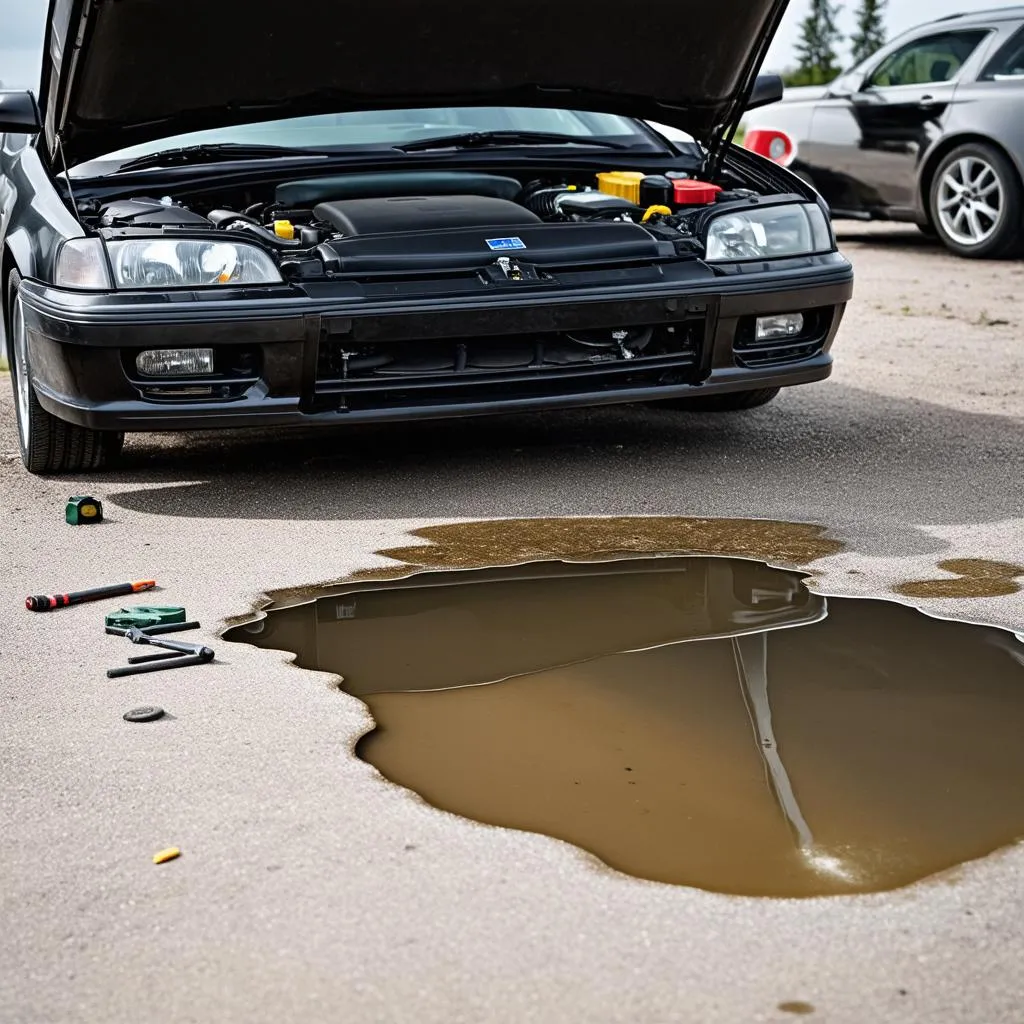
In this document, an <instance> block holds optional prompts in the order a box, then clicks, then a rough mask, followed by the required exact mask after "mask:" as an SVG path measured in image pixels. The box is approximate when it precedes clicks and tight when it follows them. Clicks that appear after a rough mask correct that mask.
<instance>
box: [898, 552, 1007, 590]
mask: <svg viewBox="0 0 1024 1024" xmlns="http://www.w3.org/2000/svg"><path fill="white" fill-rule="evenodd" d="M937 568H938V569H940V570H942V572H948V573H952V574H953V575H954V576H955V577H956V579H944V580H912V581H909V582H907V583H900V584H899V585H898V586H895V587H893V591H894V592H895V593H897V594H902V595H903V596H904V597H919V598H937V597H948V598H963V597H1004V596H1006V595H1007V594H1016V593H1017V592H1018V591H1019V590H1020V588H1021V585H1020V584H1019V583H1018V582H1017V580H1018V579H1019V578H1020V577H1022V576H1024V566H1022V565H1012V564H1010V563H1008V562H989V561H987V560H986V559H984V558H951V559H949V560H948V561H945V562H939V564H938V566H937Z"/></svg>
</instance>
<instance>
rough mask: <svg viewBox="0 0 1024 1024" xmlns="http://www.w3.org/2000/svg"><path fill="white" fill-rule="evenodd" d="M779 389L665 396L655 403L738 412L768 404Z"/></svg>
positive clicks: (707, 410)
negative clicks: (697, 395) (701, 396)
mask: <svg viewBox="0 0 1024 1024" xmlns="http://www.w3.org/2000/svg"><path fill="white" fill-rule="evenodd" d="M779 390H780V389H779V388H756V389H752V390H750V391H727V392H725V394H723V395H706V396H705V397H703V398H665V399H662V400H661V401H659V402H655V403H654V404H655V405H660V406H662V408H665V409H680V410H682V411H683V412H736V411H738V410H741V409H756V408H757V407H758V406H759V405H767V404H768V403H769V402H770V401H771V400H772V399H773V398H774V397H775V396H776V395H777V394H778V393H779Z"/></svg>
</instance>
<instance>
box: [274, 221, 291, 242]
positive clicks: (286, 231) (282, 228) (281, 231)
mask: <svg viewBox="0 0 1024 1024" xmlns="http://www.w3.org/2000/svg"><path fill="white" fill-rule="evenodd" d="M274 234H275V235H277V237H278V238H294V237H295V225H294V224H292V222H291V221H290V220H275V221H274Z"/></svg>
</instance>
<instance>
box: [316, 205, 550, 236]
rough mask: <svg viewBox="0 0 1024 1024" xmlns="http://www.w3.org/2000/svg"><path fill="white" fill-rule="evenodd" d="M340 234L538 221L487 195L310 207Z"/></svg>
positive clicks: (519, 225)
mask: <svg viewBox="0 0 1024 1024" xmlns="http://www.w3.org/2000/svg"><path fill="white" fill-rule="evenodd" d="M313 216H314V217H316V218H317V220H322V221H326V222H327V223H328V224H330V225H331V226H332V227H334V228H336V229H337V230H338V231H340V232H341V233H342V234H343V235H380V234H393V233H396V232H401V231H437V230H439V229H442V228H470V227H488V228H491V227H522V226H525V225H528V224H540V223H541V220H540V218H539V217H537V216H536V215H535V214H532V213H530V211H529V210H527V209H524V208H523V207H522V206H519V205H517V204H516V203H512V202H509V201H508V200H507V199H494V198H491V197H489V196H389V197H387V198H384V199H343V200H341V201H339V202H333V203H320V204H319V205H317V206H316V207H315V208H314V209H313Z"/></svg>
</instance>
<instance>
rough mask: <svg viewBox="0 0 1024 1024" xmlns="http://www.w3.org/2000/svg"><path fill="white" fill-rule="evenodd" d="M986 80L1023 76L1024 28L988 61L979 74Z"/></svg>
mask: <svg viewBox="0 0 1024 1024" xmlns="http://www.w3.org/2000/svg"><path fill="white" fill-rule="evenodd" d="M981 77H982V78H984V79H988V80H992V79H995V80H997V81H998V80H1000V79H1005V78H1024V29H1021V30H1020V31H1019V32H1018V33H1017V34H1016V35H1015V36H1014V37H1013V38H1012V39H1011V40H1010V41H1009V42H1008V43H1007V44H1006V45H1005V46H1004V47H1003V48H1002V49H1001V50H1000V51H999V52H998V53H997V54H996V55H995V57H994V58H993V59H992V60H991V61H990V62H989V65H988V67H986V68H985V72H984V74H983V75H982V76H981Z"/></svg>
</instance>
